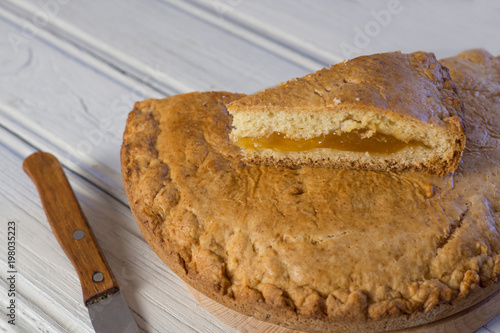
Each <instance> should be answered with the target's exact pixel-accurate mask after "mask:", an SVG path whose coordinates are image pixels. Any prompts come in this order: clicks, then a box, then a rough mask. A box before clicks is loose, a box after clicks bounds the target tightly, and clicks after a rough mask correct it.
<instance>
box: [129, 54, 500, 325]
mask: <svg viewBox="0 0 500 333" xmlns="http://www.w3.org/2000/svg"><path fill="white" fill-rule="evenodd" d="M473 52H479V51H473ZM465 55H466V56H463V55H461V56H459V57H458V58H460V59H459V61H458V60H457V59H456V58H452V59H450V60H446V61H445V63H446V65H447V66H449V67H450V70H451V73H452V75H454V74H453V73H457V74H456V77H457V82H461V78H464V80H463V81H464V82H468V83H470V85H471V86H472V87H475V85H474V82H472V81H475V82H476V83H475V84H476V85H477V84H478V83H479V82H481V90H475V89H464V90H459V93H460V98H461V99H462V100H463V101H464V103H465V110H466V115H465V117H464V119H465V122H466V125H467V127H468V129H469V130H468V146H467V148H466V150H465V152H464V156H463V158H462V162H461V163H460V165H459V168H458V170H457V172H456V173H454V174H452V175H449V176H446V177H437V176H432V175H427V174H421V173H414V172H405V173H398V174H394V173H378V172H369V171H368V172H364V171H352V170H331V169H319V168H307V167H306V168H301V169H296V170H294V169H289V168H275V167H266V166H251V167H248V166H244V165H243V164H242V163H241V158H240V156H239V150H238V149H237V148H236V147H235V146H233V145H232V144H231V143H230V140H229V138H228V135H229V131H230V123H231V119H230V116H229V115H228V114H227V112H226V109H225V107H224V104H227V103H228V102H230V101H232V100H235V99H237V98H239V97H240V96H238V95H234V94H229V93H192V94H186V95H179V96H173V97H170V98H168V99H164V100H147V101H144V102H141V103H137V104H136V107H135V109H134V111H132V112H131V114H130V115H129V119H128V121H127V128H126V131H125V134H124V142H123V146H122V151H121V158H122V174H123V179H124V184H125V189H126V191H127V195H128V198H129V201H130V205H131V209H132V211H133V213H134V216H135V218H136V220H137V223H138V225H139V227H140V229H141V231H142V233H143V234H144V236H145V238H146V240H147V241H148V242H149V243H150V244H151V246H152V248H153V249H154V251H155V252H156V253H157V254H158V256H159V257H160V258H161V259H162V260H164V261H165V262H166V263H167V264H168V266H169V267H170V268H171V269H172V270H173V271H174V272H175V273H176V274H177V275H179V276H180V277H181V278H182V279H184V280H185V281H186V282H187V283H189V284H190V285H192V286H193V287H195V288H197V289H198V290H200V291H201V292H203V293H205V294H206V295H208V296H210V297H212V298H214V299H215V300H217V301H219V302H221V303H222V304H224V305H226V306H229V307H231V308H233V309H236V310H238V311H240V312H242V313H245V314H249V315H253V316H255V317H256V318H258V319H261V320H267V321H270V322H273V323H278V324H281V325H283V326H287V327H292V328H298V329H302V330H305V331H311V332H313V331H322V332H360V331H363V330H364V331H380V330H389V329H398V328H403V327H409V326H415V325H420V324H423V323H426V322H429V321H434V320H437V319H439V318H442V317H445V316H449V315H451V314H453V313H455V312H456V311H460V310H461V309H463V308H465V307H468V306H470V305H471V304H473V303H475V302H477V301H479V300H480V299H482V298H484V297H486V296H487V295H488V294H489V293H491V292H492V291H493V290H496V289H497V288H498V283H497V281H498V276H499V274H500V255H499V253H500V234H499V223H500V213H499V212H500V204H499V200H498V199H499V198H498V196H499V193H500V191H499V184H500V169H499V168H498V165H499V164H500V133H499V130H498V129H499V128H500V103H499V102H500V101H499V97H498V96H500V95H499V94H498V92H497V90H495V89H498V87H499V83H500V80H496V79H495V80H494V79H489V80H483V78H482V77H478V76H477V74H476V73H481V72H482V71H484V72H494V73H497V74H496V75H500V65H499V64H498V59H496V58H492V57H489V55H488V54H487V53H484V52H479V53H477V54H476V56H474V57H472V58H471V56H472V53H465ZM480 56H482V57H483V58H484V59H485V60H484V61H482V62H480V61H478V60H477V58H478V57H479V58H480ZM458 73H460V74H458ZM454 78H455V76H454ZM459 88H460V86H459ZM223 96H225V97H223Z"/></svg>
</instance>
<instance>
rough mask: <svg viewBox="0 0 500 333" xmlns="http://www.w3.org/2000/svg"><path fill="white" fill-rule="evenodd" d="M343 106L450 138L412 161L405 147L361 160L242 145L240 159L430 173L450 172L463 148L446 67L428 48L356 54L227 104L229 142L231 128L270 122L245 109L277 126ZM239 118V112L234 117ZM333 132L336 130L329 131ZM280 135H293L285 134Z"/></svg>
mask: <svg viewBox="0 0 500 333" xmlns="http://www.w3.org/2000/svg"><path fill="white" fill-rule="evenodd" d="M348 110H356V112H358V113H360V112H361V113H362V114H366V115H370V114H373V115H378V117H381V118H383V119H386V120H385V121H387V122H389V121H391V122H395V123H399V124H402V123H413V125H409V126H412V127H416V128H422V129H419V131H424V129H423V128H424V127H426V128H428V129H430V130H432V131H437V132H438V133H441V134H439V135H440V136H442V137H450V138H452V139H449V140H447V141H449V142H447V143H446V147H447V148H446V150H444V151H439V152H436V154H434V155H433V156H432V157H430V158H428V157H426V158H424V159H423V160H422V161H420V162H419V163H416V162H414V156H416V155H415V154H413V153H412V151H409V152H408V153H407V154H406V155H404V156H403V157H404V158H401V157H400V156H384V157H380V158H379V157H377V156H371V157H367V158H364V159H363V158H359V157H358V156H357V155H355V156H348V155H347V154H345V153H342V154H336V153H335V154H333V155H332V154H331V152H329V150H326V149H324V150H321V151H315V152H313V153H309V152H298V153H296V154H293V155H290V154H286V153H285V154H284V153H281V152H279V151H274V152H271V151H262V150H260V149H245V148H243V149H242V154H243V157H244V160H245V161H247V162H249V163H252V164H267V165H278V166H290V167H296V166H303V165H305V166H321V167H337V168H350V169H363V170H375V171H408V170H415V171H425V172H429V173H433V174H438V175H446V174H448V173H450V172H453V171H455V170H456V168H457V166H458V163H459V162H460V158H461V156H462V152H463V149H464V147H465V133H464V129H463V127H462V124H461V120H460V116H461V114H462V113H463V105H462V103H461V102H460V100H459V99H458V96H457V91H456V87H455V85H454V84H453V82H452V81H451V78H450V75H449V72H448V69H447V68H446V67H444V66H442V65H441V64H440V63H439V62H438V61H437V60H436V58H435V56H434V54H432V53H426V52H414V53H411V54H402V53H401V52H390V53H381V54H374V55H369V56H361V57H358V58H355V59H352V60H349V61H346V62H342V63H339V64H336V65H333V66H331V67H330V68H323V69H321V70H319V71H317V72H316V73H312V74H308V75H306V76H304V77H301V78H298V79H292V80H290V81H287V82H284V83H281V84H280V85H279V86H277V87H273V88H269V89H265V90H263V91H260V92H258V93H256V94H253V95H248V96H246V97H244V98H241V99H238V100H236V101H234V102H232V103H231V104H230V105H229V106H228V111H229V113H230V114H232V115H233V116H234V117H235V120H238V124H237V125H235V127H236V131H233V135H232V139H233V140H236V139H238V138H239V136H240V134H234V133H245V134H246V133H247V131H245V130H244V129H243V128H240V127H245V126H252V127H254V128H262V127H264V128H265V127H266V126H272V125H270V124H272V122H270V121H268V120H269V119H266V118H263V121H261V122H260V123H258V124H257V125H255V124H253V123H249V122H248V119H247V117H248V114H252V116H253V117H254V118H255V115H258V114H259V113H260V114H263V113H264V112H266V113H271V114H272V115H273V117H275V118H276V117H278V118H279V121H278V124H282V123H285V122H288V121H290V119H292V118H294V117H296V116H297V114H300V113H304V112H307V113H311V114H321V116H320V117H321V118H319V117H318V118H319V119H325V121H324V122H323V123H329V122H330V120H329V118H324V114H326V115H329V114H340V113H346V112H347V113H349V112H354V111H348ZM281 112H285V113H286V114H288V116H284V117H283V118H284V119H281V118H282V117H281V116H276V114H277V113H281ZM239 117H242V120H241V121H240V120H239ZM331 117H334V116H333V115H332V116H331ZM266 120H267V121H266ZM298 127H299V131H300V132H304V131H309V130H314V129H316V128H317V127H318V126H317V125H312V128H311V129H309V128H308V127H307V126H304V125H301V126H298ZM438 129H439V130H438ZM333 130H336V129H335V128H334V129H330V131H333ZM400 131H404V132H405V135H408V136H411V135H414V134H411V133H410V132H411V131H412V130H411V129H404V130H403V129H401V130H400ZM278 132H281V131H280V130H278ZM323 134H324V133H323ZM285 135H287V136H292V137H293V136H295V134H288V132H285ZM299 135H302V133H299ZM304 135H305V134H304ZM411 139H413V138H411ZM432 140H434V139H432ZM408 141H409V140H408ZM439 145H442V144H441V143H439Z"/></svg>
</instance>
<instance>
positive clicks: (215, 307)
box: [187, 286, 500, 333]
mask: <svg viewBox="0 0 500 333" xmlns="http://www.w3.org/2000/svg"><path fill="white" fill-rule="evenodd" d="M187 287H188V289H189V291H190V292H191V294H192V295H193V297H194V298H195V299H196V300H197V301H198V303H200V305H201V306H203V307H204V308H205V309H207V310H208V311H209V312H210V313H212V314H213V315H214V316H216V317H217V318H218V319H219V320H220V321H222V322H223V323H225V324H226V325H228V326H229V327H232V328H234V329H235V330H236V331H238V332H240V333H306V332H301V331H296V330H291V329H288V328H284V327H280V326H277V325H274V324H270V323H267V322H264V321H260V320H257V319H255V318H253V317H248V316H245V315H243V314H241V313H239V312H236V311H234V310H231V309H229V308H227V307H225V306H224V305H222V304H220V303H218V302H216V301H214V300H212V299H211V298H209V297H207V296H205V295H204V294H202V293H200V292H199V291H197V290H196V289H194V288H192V287H190V286H187ZM498 313H500V290H498V291H496V292H495V293H493V294H492V295H490V296H489V297H487V298H486V299H484V300H483V301H481V302H479V303H477V304H476V305H474V306H472V307H470V308H468V309H466V310H464V311H462V312H459V313H457V314H454V315H453V316H450V317H447V318H444V319H441V320H438V321H435V322H432V323H429V324H426V325H422V326H417V327H413V328H410V329H406V330H403V331H391V332H393V333H396V332H400V333H403V332H404V333H472V332H474V331H476V330H478V329H479V328H481V326H483V325H485V324H486V323H488V322H489V321H490V320H491V319H493V317H495V316H496V315H497V314H498Z"/></svg>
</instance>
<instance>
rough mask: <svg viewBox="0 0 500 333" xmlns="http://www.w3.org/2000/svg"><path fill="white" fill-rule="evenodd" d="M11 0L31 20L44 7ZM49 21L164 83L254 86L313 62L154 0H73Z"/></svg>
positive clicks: (186, 87)
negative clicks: (299, 60)
mask: <svg viewBox="0 0 500 333" xmlns="http://www.w3.org/2000/svg"><path fill="white" fill-rule="evenodd" d="M5 6H8V7H9V10H12V11H15V12H16V13H18V14H19V15H21V16H22V17H25V18H26V20H28V21H30V20H31V18H32V17H33V16H34V15H35V14H36V13H39V12H41V11H42V10H43V9H42V7H41V6H40V3H39V2H38V1H37V0H17V1H14V0H9V1H7V2H6V4H5ZM43 29H47V30H49V31H51V32H54V33H56V34H57V35H58V36H60V37H61V38H63V39H65V40H68V41H70V42H71V43H73V44H75V45H78V47H80V48H81V49H83V50H85V51H86V52H89V53H91V54H94V55H96V56H98V57H99V58H101V59H103V60H104V61H106V62H108V63H111V64H113V65H114V66H117V67H118V68H120V69H121V70H123V71H126V72H127V73H130V74H133V75H134V76H135V77H136V78H138V79H139V80H143V79H146V80H147V81H148V83H149V84H151V85H152V86H154V87H156V88H158V89H160V90H161V91H164V90H165V88H168V89H174V90H177V91H178V92H189V91H194V90H202V91H203V90H229V91H237V92H242V93H250V92H254V91H257V90H260V89H262V88H263V87H267V86H271V85H275V84H276V83H278V82H280V81H285V80H287V79H289V78H290V77H291V76H302V75H304V74H306V73H308V72H309V71H311V70H313V69H312V68H305V67H304V66H303V65H302V64H297V63H295V62H294V61H293V59H292V60H289V59H287V58H286V57H283V56H282V55H277V54H275V52H274V51H273V49H272V45H273V44H272V43H271V44H270V45H269V46H270V48H271V49H269V48H264V47H262V46H261V45H255V44H254V43H252V42H251V41H248V40H245V39H242V38H240V37H239V36H237V35H235V34H234V33H233V32H231V31H228V30H226V29H223V28H221V27H220V26H217V25H215V24H213V23H211V22H210V20H205V19H200V18H199V17H195V16H193V15H192V14H191V13H188V12H186V11H185V10H183V9H181V8H178V7H177V6H175V5H174V4H172V3H169V2H159V1H156V0H145V1H140V2H138V1H134V0H126V1H120V0H107V1H90V2H85V3H81V2H74V1H67V2H65V4H64V5H60V6H59V11H58V12H57V15H54V16H53V17H51V19H50V20H49V21H48V22H47V24H46V25H44V26H43ZM117 36H126V38H117ZM317 69H319V68H317Z"/></svg>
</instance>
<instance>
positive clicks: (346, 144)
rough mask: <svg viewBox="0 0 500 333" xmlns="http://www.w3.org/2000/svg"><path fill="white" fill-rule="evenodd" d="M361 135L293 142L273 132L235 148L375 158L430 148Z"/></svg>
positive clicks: (243, 141)
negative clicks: (345, 153) (358, 154)
mask: <svg viewBox="0 0 500 333" xmlns="http://www.w3.org/2000/svg"><path fill="white" fill-rule="evenodd" d="M363 134H364V132H363V131H359V130H355V131H352V132H343V133H341V134H337V133H330V134H327V135H323V136H319V137H316V138H312V139H308V140H293V139H287V138H285V137H284V136H283V134H281V133H277V132H274V133H272V134H271V135H270V136H268V137H267V138H251V137H244V138H239V139H238V141H237V142H236V144H237V145H238V146H239V147H242V148H246V149H273V150H276V151H281V152H289V151H308V150H312V149H316V148H329V149H334V150H342V151H355V152H368V153H374V154H393V153H396V152H398V151H400V150H402V149H403V148H408V147H424V148H429V147H428V146H426V145H425V144H424V143H422V142H419V141H410V142H404V141H401V140H399V139H396V138H395V137H393V136H392V135H387V134H382V133H375V134H373V135H372V136H370V137H366V136H365V135H363Z"/></svg>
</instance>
